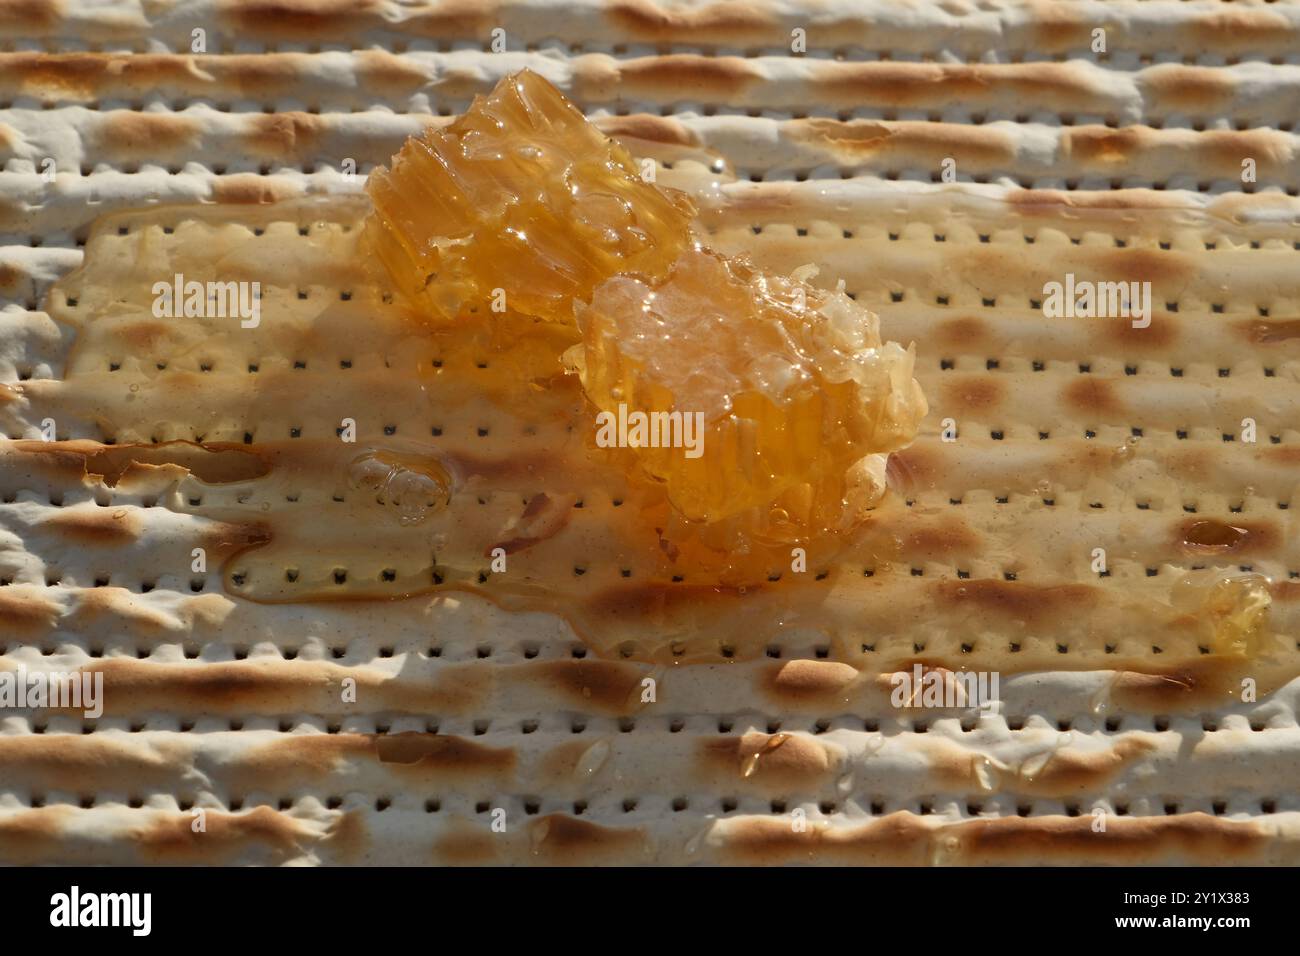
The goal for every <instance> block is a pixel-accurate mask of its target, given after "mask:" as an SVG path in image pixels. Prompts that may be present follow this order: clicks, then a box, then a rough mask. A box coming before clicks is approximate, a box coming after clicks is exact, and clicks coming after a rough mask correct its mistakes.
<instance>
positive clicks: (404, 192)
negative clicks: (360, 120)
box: [367, 70, 695, 323]
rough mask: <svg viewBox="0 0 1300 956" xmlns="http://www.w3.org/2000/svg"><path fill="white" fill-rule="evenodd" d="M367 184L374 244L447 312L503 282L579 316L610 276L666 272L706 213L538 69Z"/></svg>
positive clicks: (397, 273) (395, 273)
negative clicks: (647, 172) (659, 181)
mask: <svg viewBox="0 0 1300 956" xmlns="http://www.w3.org/2000/svg"><path fill="white" fill-rule="evenodd" d="M367 190H368V191H369V193H370V197H371V199H372V201H373V202H374V206H375V211H376V213H377V215H375V216H372V217H370V220H369V222H368V224H367V237H368V239H369V242H370V244H371V249H372V250H373V251H374V253H375V254H376V256H377V257H378V258H379V259H380V261H381V262H383V264H384V266H385V267H386V269H387V271H388V273H389V276H390V277H391V278H392V280H393V281H394V282H395V283H396V284H397V287H398V291H399V292H401V293H403V294H404V295H406V296H407V297H409V298H411V299H413V300H415V301H416V302H417V303H419V304H420V305H422V306H423V307H424V308H425V309H426V310H429V309H431V310H432V311H433V312H434V314H435V315H437V316H439V317H441V318H442V319H444V320H450V319H453V318H455V317H456V316H457V315H458V313H459V312H460V311H461V309H462V308H466V307H473V308H484V307H492V306H493V305H494V301H493V300H494V297H495V298H496V299H497V300H498V301H499V299H500V297H499V296H498V295H496V291H495V290H501V292H503V293H504V302H505V304H508V306H509V308H510V309H511V310H514V311H516V312H520V313H523V314H527V315H532V316H538V317H542V318H545V319H549V320H553V321H561V322H569V323H571V322H572V302H573V301H574V300H575V299H576V300H585V299H587V298H589V297H590V295H591V291H592V289H593V288H594V287H595V286H596V285H597V284H598V283H600V282H602V281H603V280H605V279H606V278H608V277H609V276H611V275H615V274H618V273H633V274H639V275H643V276H646V277H651V278H652V277H655V276H657V275H659V274H661V273H662V272H663V270H664V269H665V268H666V267H667V266H668V264H670V263H671V262H672V261H673V260H674V259H676V258H677V256H678V255H679V254H680V253H681V252H682V250H683V249H685V248H686V247H687V246H688V244H689V243H690V224H691V220H692V218H693V217H694V215H695V208H694V205H693V204H692V203H691V201H690V200H689V199H688V198H687V197H686V196H685V195H684V194H682V193H679V192H676V191H674V190H667V189H660V188H659V187H657V186H655V185H653V184H652V183H648V182H645V181H643V180H642V179H641V176H640V173H639V171H638V169H637V166H636V163H635V162H634V160H633V159H632V156H631V155H630V154H629V153H628V152H627V150H626V149H624V148H623V147H622V146H620V145H619V144H617V143H615V142H613V141H612V140H610V139H609V138H608V137H606V136H605V135H604V134H602V133H601V132H600V131H599V130H597V129H596V128H595V127H594V126H592V125H591V124H590V123H588V122H587V120H586V119H585V118H584V117H583V115H582V113H581V112H580V111H579V110H578V109H577V108H576V107H575V106H574V105H573V104H572V103H570V102H569V101H568V100H567V99H566V98H565V97H564V95H563V94H562V93H561V92H560V91H559V90H557V89H556V88H555V87H554V86H552V85H551V84H550V83H548V82H547V81H546V80H544V79H542V78H541V77H540V76H538V75H537V74H536V73H533V72H531V71H529V70H524V71H522V72H520V73H517V74H515V75H513V76H510V77H507V78H506V79H505V80H503V81H501V82H500V83H499V84H497V86H496V88H495V89H494V90H493V91H492V92H491V93H490V94H489V95H488V96H485V97H478V98H477V99H475V101H474V104H473V106H472V107H471V108H470V110H469V111H468V112H467V113H466V114H465V115H464V116H462V117H460V118H459V119H458V120H456V121H455V122H454V123H452V124H451V125H450V126H447V127H445V128H443V129H431V130H429V131H427V132H426V133H425V134H424V135H423V136H420V137H412V138H411V139H409V140H407V142H406V144H405V145H404V146H403V147H402V149H401V151H400V152H398V154H397V155H396V156H394V157H393V162H392V169H391V170H384V169H379V170H376V171H375V172H374V173H372V174H371V176H370V178H369V181H368V183H367Z"/></svg>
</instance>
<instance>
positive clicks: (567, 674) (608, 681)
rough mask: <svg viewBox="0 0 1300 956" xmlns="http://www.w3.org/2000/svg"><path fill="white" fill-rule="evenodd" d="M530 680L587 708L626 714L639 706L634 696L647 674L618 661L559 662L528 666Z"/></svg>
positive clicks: (633, 665) (643, 669) (642, 670)
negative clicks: (540, 682) (543, 683)
mask: <svg viewBox="0 0 1300 956" xmlns="http://www.w3.org/2000/svg"><path fill="white" fill-rule="evenodd" d="M524 666H526V667H527V668H528V674H529V675H530V676H532V675H536V676H537V677H538V678H540V679H541V680H543V681H545V682H546V683H548V684H551V685H552V686H554V687H556V688H557V689H559V690H560V691H561V692H562V693H563V694H565V695H566V696H568V697H569V698H571V699H572V700H573V701H574V702H575V703H578V704H581V705H582V706H584V707H598V708H600V709H601V710H604V711H608V712H612V713H616V714H622V713H627V712H628V711H629V710H631V709H632V708H633V707H634V705H635V704H636V700H637V698H636V697H635V696H634V692H635V691H637V690H638V689H639V688H640V686H641V678H642V677H643V676H645V674H646V670H645V668H643V667H640V666H638V665H636V664H624V663H620V662H618V661H593V660H559V661H546V662H544V663H533V664H527V665H524Z"/></svg>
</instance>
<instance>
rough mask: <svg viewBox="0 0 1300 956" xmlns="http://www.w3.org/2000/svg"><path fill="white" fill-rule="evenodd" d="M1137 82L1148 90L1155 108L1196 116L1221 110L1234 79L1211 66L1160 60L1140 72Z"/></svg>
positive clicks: (1223, 71)
mask: <svg viewBox="0 0 1300 956" xmlns="http://www.w3.org/2000/svg"><path fill="white" fill-rule="evenodd" d="M1139 83H1140V84H1141V86H1142V87H1143V88H1144V89H1147V90H1150V91H1151V92H1152V93H1153V94H1154V96H1153V97H1152V98H1153V100H1154V101H1155V102H1154V103H1153V104H1152V105H1153V106H1155V107H1156V108H1157V109H1159V110H1162V111H1163V110H1188V111H1192V112H1194V113H1196V114H1198V115H1210V114H1214V113H1221V112H1223V111H1224V110H1226V109H1227V108H1228V107H1229V105H1231V103H1232V96H1233V92H1234V91H1235V89H1236V80H1235V79H1234V78H1233V76H1232V73H1231V72H1229V71H1227V70H1222V69H1216V68H1214V67H1204V66H1187V65H1183V64H1181V63H1161V64H1159V65H1157V66H1152V67H1149V68H1148V69H1145V70H1143V71H1142V73H1141V75H1140V78H1139Z"/></svg>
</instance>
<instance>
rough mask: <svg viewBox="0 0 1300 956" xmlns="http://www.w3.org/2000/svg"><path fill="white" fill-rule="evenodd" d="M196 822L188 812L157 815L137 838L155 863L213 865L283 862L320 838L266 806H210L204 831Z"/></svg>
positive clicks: (137, 832)
mask: <svg viewBox="0 0 1300 956" xmlns="http://www.w3.org/2000/svg"><path fill="white" fill-rule="evenodd" d="M193 823H194V817H193V815H192V814H189V813H179V814H170V813H168V814H157V815H156V816H155V817H154V822H152V823H149V824H145V825H143V826H141V827H138V828H136V829H135V831H134V832H133V834H132V837H133V840H134V842H135V843H136V844H137V845H138V846H139V848H140V852H141V854H142V855H143V856H144V857H145V858H146V859H148V860H150V861H153V862H159V863H172V864H177V863H208V864H211V863H221V862H226V861H233V860H239V861H240V862H248V861H249V860H250V858H251V859H254V860H259V861H261V862H268V863H269V862H277V863H278V862H282V861H284V860H287V859H292V858H293V857H294V856H296V855H298V854H299V853H301V852H302V847H303V844H304V843H305V842H307V841H310V840H312V839H313V838H314V836H315V835H314V834H313V833H312V831H311V830H310V828H309V827H308V826H307V824H306V823H304V822H302V821H300V820H297V819H295V818H293V817H291V816H289V815H288V814H287V813H278V812H276V811H275V810H272V809H271V808H270V807H266V806H261V807H255V808H253V809H252V810H248V811H246V812H242V813H222V812H219V811H216V810H208V811H207V812H206V814H205V825H206V830H205V831H202V832H195V830H194V828H193Z"/></svg>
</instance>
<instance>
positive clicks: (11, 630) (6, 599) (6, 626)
mask: <svg viewBox="0 0 1300 956" xmlns="http://www.w3.org/2000/svg"><path fill="white" fill-rule="evenodd" d="M58 619H59V606H58V605H57V604H55V603H54V602H53V601H49V600H46V599H45V598H44V597H41V595H40V592H39V590H38V589H37V588H34V587H29V586H27V585H21V584H14V585H9V586H7V587H5V588H0V634H15V633H17V634H24V635H30V634H33V633H41V632H44V631H47V630H49V629H50V628H52V627H54V623H55V621H57V620H58Z"/></svg>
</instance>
